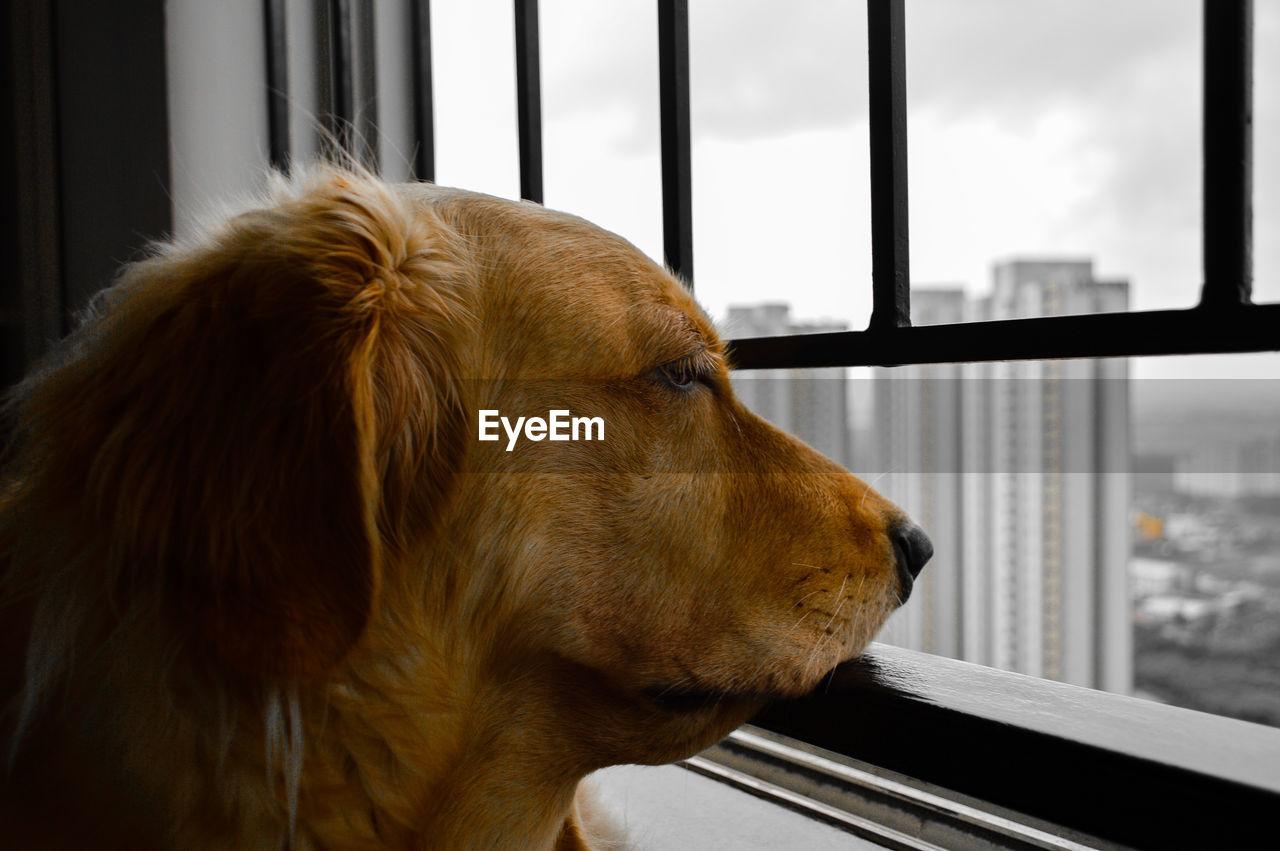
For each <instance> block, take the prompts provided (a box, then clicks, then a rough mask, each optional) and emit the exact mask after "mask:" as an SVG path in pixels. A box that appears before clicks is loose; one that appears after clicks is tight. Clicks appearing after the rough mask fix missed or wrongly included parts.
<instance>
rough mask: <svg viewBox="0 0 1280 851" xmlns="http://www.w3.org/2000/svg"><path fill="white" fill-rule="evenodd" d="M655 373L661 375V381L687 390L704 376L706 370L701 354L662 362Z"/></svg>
mask: <svg viewBox="0 0 1280 851" xmlns="http://www.w3.org/2000/svg"><path fill="white" fill-rule="evenodd" d="M657 373H658V375H660V376H661V377H662V381H663V383H665V384H667V385H668V386H670V387H672V388H674V389H676V390H680V391H682V392H688V391H690V390H692V389H693V388H694V387H695V386H696V385H697V384H698V382H699V381H701V380H702V379H703V378H704V377H705V376H706V374H707V370H706V366H705V363H704V358H703V357H702V356H701V355H690V356H689V357H684V358H680V359H679V360H673V361H671V362H670V363H664V364H663V365H662V366H660V367H658V369H657Z"/></svg>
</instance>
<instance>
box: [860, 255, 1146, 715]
mask: <svg viewBox="0 0 1280 851" xmlns="http://www.w3.org/2000/svg"><path fill="white" fill-rule="evenodd" d="M994 284H995V286H994V289H993V292H992V293H991V295H989V296H987V297H984V298H981V299H974V300H967V299H965V298H964V296H963V294H962V292H961V291H960V290H959V289H958V288H946V289H933V290H929V289H917V290H914V291H913V293H912V301H913V313H914V316H915V321H916V323H917V324H930V323H933V322H953V321H962V320H964V319H1011V318H1019V317H1026V316H1048V315H1061V314H1073V313H1074V314H1079V313H1093V312H1106V311H1115V310H1123V309H1125V308H1126V307H1127V304H1128V284H1127V283H1125V282H1122V281H1100V280H1097V279H1096V278H1095V276H1094V274H1093V265H1092V263H1091V262H1090V261H1087V260H1043V261H1026V260H1016V261H1011V262H1008V263H1002V264H999V265H997V266H996V267H995V270H994ZM876 378H877V388H876V404H877V409H876V430H875V435H876V437H875V440H876V445H877V453H876V454H877V456H878V459H877V460H878V461H879V463H880V465H881V466H882V467H883V468H884V469H885V470H886V471H889V472H888V474H887V475H886V476H885V479H886V481H884V482H883V483H882V484H878V487H879V488H880V489H881V490H883V491H884V492H885V493H886V495H887V496H889V497H890V498H892V499H895V500H897V501H898V502H899V504H901V505H902V506H903V508H905V509H906V510H907V511H909V512H911V513H912V515H913V516H914V517H915V518H916V520H917V521H918V522H920V523H921V525H923V526H924V527H925V528H926V529H928V530H929V532H930V534H931V535H932V536H933V539H934V543H935V550H936V552H937V555H935V558H934V562H933V563H932V564H931V565H930V567H929V570H927V571H926V572H925V574H924V576H923V577H922V579H923V581H922V582H921V585H920V587H919V590H918V592H917V593H918V595H919V598H920V599H919V600H913V602H912V605H911V606H908V607H906V608H905V609H903V610H902V611H901V612H900V613H899V614H897V615H895V616H894V619H893V620H891V622H890V624H889V626H888V627H887V628H886V632H885V633H884V637H885V639H886V640H889V641H893V642H895V643H898V644H902V645H904V646H908V647H914V648H918V649H921V650H925V651H928V652H934V653H941V654H945V655H950V656H954V657H956V658H962V659H967V660H970V661H974V662H978V663H980V664H986V665H993V666H995V667H1000V668H1005V669H1008V670H1013V671H1020V672H1022V673H1027V674H1032V675H1036V676H1044V677H1049V678H1052V679H1057V680H1063V681H1065V682H1070V683H1076V684H1078V685H1086V686H1092V687H1096V688H1105V689H1108V690H1111V691H1120V692H1127V691H1128V690H1129V689H1130V686H1131V682H1132V628H1131V616H1130V606H1129V594H1128V585H1127V578H1126V565H1127V560H1128V556H1129V537H1128V535H1129V524H1128V510H1129V478H1128V449H1129V443H1128V440H1129V411H1128V367H1127V364H1126V363H1125V362H1124V361H1119V360H1081V361H1063V362H1018V363H995V364H964V365H945V366H909V367H901V368H898V369H893V370H888V369H882V370H877V371H876Z"/></svg>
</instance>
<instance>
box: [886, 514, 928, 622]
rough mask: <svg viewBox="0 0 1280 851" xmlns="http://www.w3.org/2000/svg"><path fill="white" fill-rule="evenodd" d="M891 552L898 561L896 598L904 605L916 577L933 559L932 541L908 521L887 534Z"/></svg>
mask: <svg viewBox="0 0 1280 851" xmlns="http://www.w3.org/2000/svg"><path fill="white" fill-rule="evenodd" d="M889 538H890V539H891V540H892V541H893V551H894V554H895V555H896V556H897V560H898V581H899V585H900V586H901V588H900V591H899V593H898V598H899V599H900V600H901V601H902V602H903V603H905V602H906V601H907V598H908V597H910V596H911V589H912V587H913V586H914V585H915V581H916V577H917V576H919V575H920V571H922V570H924V566H925V564H927V563H928V561H929V559H930V558H932V557H933V541H930V540H929V536H928V535H926V534H925V532H924V530H923V529H921V528H920V527H919V526H917V525H916V524H914V523H912V522H910V521H903V522H901V523H899V524H898V525H897V526H895V527H894V528H893V529H892V530H891V531H890V532H889Z"/></svg>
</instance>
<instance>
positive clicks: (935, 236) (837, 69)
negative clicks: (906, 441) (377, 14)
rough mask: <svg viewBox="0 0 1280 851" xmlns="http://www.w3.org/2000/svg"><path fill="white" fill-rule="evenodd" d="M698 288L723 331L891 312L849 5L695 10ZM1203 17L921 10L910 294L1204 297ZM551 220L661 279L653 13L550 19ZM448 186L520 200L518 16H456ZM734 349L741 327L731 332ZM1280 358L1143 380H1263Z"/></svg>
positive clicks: (484, 8) (559, 12) (438, 29)
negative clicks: (1121, 288)
mask: <svg viewBox="0 0 1280 851" xmlns="http://www.w3.org/2000/svg"><path fill="white" fill-rule="evenodd" d="M689 5H690V56H691V59H690V78H691V126H692V137H693V151H692V155H693V204H694V225H693V228H694V269H695V288H696V292H697V295H698V297H699V299H700V301H702V303H703V305H704V306H705V307H706V308H707V310H708V312H709V313H710V314H711V315H712V316H713V317H716V318H720V317H723V316H724V314H725V310H726V308H727V306H728V305H729V304H732V303H754V302H761V301H787V302H789V303H791V305H792V306H793V315H794V316H795V317H796V318H797V319H801V320H819V319H826V320H837V321H842V322H847V323H849V326H850V327H852V328H862V327H864V326H865V324H866V320H867V317H868V315H869V311H870V268H871V259H870V224H869V180H868V174H869V160H868V143H867V137H868V128H867V121H866V100H867V97H866V21H865V12H864V8H865V7H864V4H863V3H861V2H855V1H854V0H788V2H786V3H782V2H771V0H738V2H730V0H691V2H690V4H689ZM1200 7H1201V3H1200V0H965V2H957V0H910V2H908V3H907V10H908V13H907V50H908V66H907V67H908V82H907V89H908V101H909V124H908V134H909V144H910V175H909V180H910V211H911V212H910V215H911V218H910V222H911V269H912V281H913V285H915V286H917V287H924V286H929V285H959V286H964V287H965V288H966V289H967V290H968V291H970V292H973V293H981V292H983V291H985V290H987V289H989V287H990V268H991V265H992V263H993V262H995V261H998V260H1001V259H1007V258H1012V257H1067V258H1091V259H1092V260H1093V261H1094V263H1095V269H1096V272H1097V274H1098V275H1100V276H1102V277H1106V278H1125V279H1128V280H1129V281H1130V285H1131V290H1130V292H1131V306H1132V307H1133V308H1134V309H1142V310H1146V309H1158V308H1175V307H1187V306H1190V305H1192V304H1193V303H1194V302H1195V300H1196V298H1197V297H1198V294H1199V287H1200V279H1201V274H1200V262H1201V251H1200V244H1199V243H1200V237H1199V230H1200V224H1201V221H1200V220H1201V210H1200V203H1201V188H1200V147H1201V136H1200V133H1201V130H1200V109H1201V96H1200V93H1201V83H1200V73H1201V70H1200V67H1201V66H1200V62H1201V45H1200ZM540 10H541V11H540V16H541V21H540V23H541V58H542V99H543V121H544V141H543V145H544V172H545V187H546V199H545V200H546V204H547V206H549V207H554V208H558V209H562V210H566V211H569V212H572V213H576V214H578V215H582V216H585V217H586V218H589V219H592V220H593V221H596V222H597V223H599V224H601V225H603V226H604V227H607V228H609V229H610V230H614V231H616V232H618V233H620V234H621V235H623V236H625V237H627V238H628V239H630V240H631V241H632V242H634V243H635V244H636V245H637V246H638V247H640V248H641V249H642V250H644V251H645V252H647V253H648V254H650V256H652V257H655V258H658V259H660V258H661V256H662V237H661V226H662V212H661V196H660V179H659V175H660V171H659V169H660V165H659V140H658V126H659V119H658V88H657V79H658V77H657V37H656V25H657V21H656V4H655V3H654V2H653V0H607V2H605V0H541V3H540ZM432 16H433V17H432V29H433V40H434V50H435V55H434V57H433V60H434V68H435V80H436V126H437V132H438V137H437V181H438V182H440V183H443V184H452V185H458V186H464V187H467V188H471V189H478V190H481V191H487V192H492V193H494V194H498V195H506V196H515V195H516V194H518V185H519V184H518V165H517V161H516V149H517V148H516V128H515V91H514V85H513V80H514V48H513V36H512V11H511V4H510V3H509V2H507V0H435V2H433V3H432ZM1256 29H1257V46H1256V49H1255V53H1256V59H1255V61H1256V66H1255V81H1256V82H1255V87H1256V90H1255V104H1256V116H1255V174H1254V180H1255V193H1256V194H1255V213H1254V215H1255V237H1254V244H1255V249H1254V251H1255V298H1256V299H1257V300H1259V301H1275V300H1280V239H1276V237H1277V236H1280V162H1277V157H1276V156H1274V155H1272V154H1271V152H1272V151H1280V2H1273V0H1262V2H1259V3H1257V4H1256ZM730 330H732V329H730ZM1278 366H1280V359H1278V358H1277V357H1276V356H1241V357H1217V358H1195V359H1186V358H1176V359H1174V358H1160V359H1149V360H1146V361H1143V362H1142V363H1140V364H1138V365H1137V366H1136V369H1135V372H1136V374H1138V375H1143V376H1152V377H1160V376H1166V375H1167V376H1171V377H1173V376H1177V377H1183V376H1186V375H1205V376H1210V375H1212V376H1221V377H1234V376H1240V377H1268V376H1273V375H1277V374H1280V370H1278V369H1277V367H1278Z"/></svg>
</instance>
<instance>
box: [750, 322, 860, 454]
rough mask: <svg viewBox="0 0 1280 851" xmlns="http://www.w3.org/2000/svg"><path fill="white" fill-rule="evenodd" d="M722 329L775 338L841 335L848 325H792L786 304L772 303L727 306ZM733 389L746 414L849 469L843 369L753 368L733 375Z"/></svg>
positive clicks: (796, 323)
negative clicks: (818, 334)
mask: <svg viewBox="0 0 1280 851" xmlns="http://www.w3.org/2000/svg"><path fill="white" fill-rule="evenodd" d="M726 330H727V331H728V332H729V333H730V334H731V335H732V336H735V337H774V336H780V335H783V334H814V333H820V332H823V331H845V330H848V326H847V325H845V324H842V323H833V322H827V323H820V322H810V323H799V322H792V321H791V307H790V305H787V304H782V303H776V302H775V303H767V304H753V305H732V306H730V307H729V315H728V318H727V322H726ZM733 387H734V390H735V392H736V393H737V394H738V398H739V399H741V400H742V401H743V403H745V404H746V406H747V407H749V408H750V409H751V410H753V411H755V412H756V413H757V414H759V415H760V416H762V417H764V418H765V419H766V420H768V421H769V422H771V423H773V424H774V425H776V426H778V427H779V428H781V429H785V430H786V431H789V432H791V433H792V434H794V435H796V436H797V437H799V438H800V439H801V440H803V441H804V442H805V443H807V444H809V445H810V446H812V447H813V448H814V449H817V450H818V451H819V452H821V453H822V454H824V455H826V456H827V457H828V458H830V459H831V460H833V461H835V462H836V463H837V464H840V465H842V466H845V467H847V466H848V465H849V462H850V459H851V454H850V434H851V432H850V428H849V411H848V384H847V382H846V380H845V375H844V370H835V369H825V370H821V369H765V370H752V371H750V372H740V373H736V374H735V375H734V377H733Z"/></svg>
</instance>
